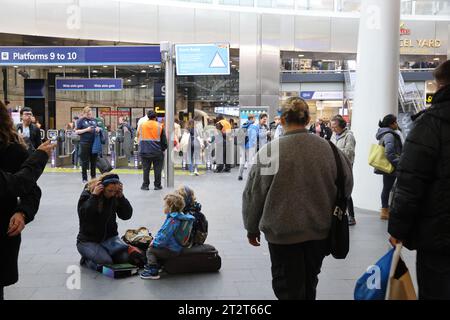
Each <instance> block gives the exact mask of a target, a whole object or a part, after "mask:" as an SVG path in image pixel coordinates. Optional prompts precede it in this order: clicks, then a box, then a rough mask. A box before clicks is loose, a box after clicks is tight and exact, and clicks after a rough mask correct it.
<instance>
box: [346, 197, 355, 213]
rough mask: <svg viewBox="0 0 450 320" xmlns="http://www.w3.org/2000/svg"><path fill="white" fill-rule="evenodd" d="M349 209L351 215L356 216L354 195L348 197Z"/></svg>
mask: <svg viewBox="0 0 450 320" xmlns="http://www.w3.org/2000/svg"><path fill="white" fill-rule="evenodd" d="M347 211H348V214H349V215H350V217H352V218H354V217H355V208H354V207H353V199H352V197H350V198H348V199H347Z"/></svg>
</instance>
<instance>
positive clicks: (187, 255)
mask: <svg viewBox="0 0 450 320" xmlns="http://www.w3.org/2000/svg"><path fill="white" fill-rule="evenodd" d="M221 266H222V259H221V258H220V256H219V252H218V251H217V249H216V248H214V247H213V246H211V245H209V244H202V245H199V246H194V247H192V248H185V249H183V251H182V253H181V254H180V255H179V256H177V257H175V258H171V259H168V260H166V261H164V264H163V268H164V270H165V271H166V272H167V273H194V272H216V271H219V269H220V267H221Z"/></svg>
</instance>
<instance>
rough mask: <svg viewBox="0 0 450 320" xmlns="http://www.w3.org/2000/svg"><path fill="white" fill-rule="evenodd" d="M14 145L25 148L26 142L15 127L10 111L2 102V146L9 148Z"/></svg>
mask: <svg viewBox="0 0 450 320" xmlns="http://www.w3.org/2000/svg"><path fill="white" fill-rule="evenodd" d="M12 143H17V144H20V145H22V146H23V147H24V148H25V142H24V141H23V139H22V138H21V137H20V136H19V135H18V134H17V131H16V129H15V127H14V121H13V119H12V118H11V116H10V114H9V112H8V109H6V106H5V105H4V104H3V102H1V101H0V146H1V147H3V146H8V145H10V144H12Z"/></svg>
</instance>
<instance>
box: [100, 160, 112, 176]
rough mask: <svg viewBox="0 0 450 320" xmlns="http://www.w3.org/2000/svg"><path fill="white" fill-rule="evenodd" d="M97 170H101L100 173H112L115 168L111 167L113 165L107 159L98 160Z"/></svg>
mask: <svg viewBox="0 0 450 320" xmlns="http://www.w3.org/2000/svg"><path fill="white" fill-rule="evenodd" d="M96 166H97V169H98V170H100V173H102V174H103V173H105V172H110V171H111V170H112V169H113V167H112V166H111V163H109V161H108V159H106V158H97V164H96Z"/></svg>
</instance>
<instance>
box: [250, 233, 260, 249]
mask: <svg viewBox="0 0 450 320" xmlns="http://www.w3.org/2000/svg"><path fill="white" fill-rule="evenodd" d="M248 243H250V244H251V245H252V246H254V247H259V246H260V245H261V236H260V235H257V236H256V235H254V236H253V235H252V236H248Z"/></svg>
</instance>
